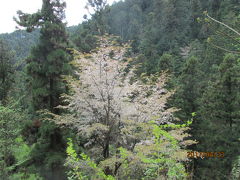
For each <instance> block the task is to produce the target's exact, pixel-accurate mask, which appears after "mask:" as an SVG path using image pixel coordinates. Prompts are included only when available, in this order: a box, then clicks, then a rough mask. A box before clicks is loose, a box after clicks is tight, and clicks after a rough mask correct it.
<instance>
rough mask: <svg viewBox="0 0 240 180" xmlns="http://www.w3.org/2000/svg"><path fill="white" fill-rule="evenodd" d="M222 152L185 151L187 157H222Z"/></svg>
mask: <svg viewBox="0 0 240 180" xmlns="http://www.w3.org/2000/svg"><path fill="white" fill-rule="evenodd" d="M224 155H225V154H224V152H197V151H189V152H187V157H188V158H202V159H203V158H224Z"/></svg>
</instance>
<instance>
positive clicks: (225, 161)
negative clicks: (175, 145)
mask: <svg viewBox="0 0 240 180" xmlns="http://www.w3.org/2000/svg"><path fill="white" fill-rule="evenodd" d="M239 72H240V64H239V61H238V57H237V56H234V55H231V54H228V55H226V57H225V58H224V61H223V62H222V63H221V64H220V66H219V68H218V75H217V76H216V77H215V80H214V81H213V82H211V83H209V87H208V88H207V89H206V91H205V94H204V95H203V97H202V100H201V108H200V113H199V114H200V115H201V119H200V122H199V123H200V124H199V128H197V129H196V130H197V134H198V139H197V140H198V141H199V144H198V145H197V149H198V151H200V152H224V153H225V157H224V158H210V159H205V160H204V161H201V160H199V161H198V162H197V167H196V175H197V176H201V177H203V179H204V178H206V179H228V177H229V175H230V171H231V166H232V164H233V161H234V160H235V159H236V158H237V156H238V155H239V133H240V128H239V127H240V121H239V120H240V113H239V105H240V92H239V89H240V74H239Z"/></svg>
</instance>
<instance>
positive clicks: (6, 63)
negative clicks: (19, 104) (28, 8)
mask: <svg viewBox="0 0 240 180" xmlns="http://www.w3.org/2000/svg"><path fill="white" fill-rule="evenodd" d="M13 58H14V56H13V52H11V51H10V48H9V47H8V45H7V44H6V43H5V42H4V41H3V40H2V39H0V105H1V103H6V98H7V95H8V92H9V90H10V87H11V84H12V74H13V64H14V62H13Z"/></svg>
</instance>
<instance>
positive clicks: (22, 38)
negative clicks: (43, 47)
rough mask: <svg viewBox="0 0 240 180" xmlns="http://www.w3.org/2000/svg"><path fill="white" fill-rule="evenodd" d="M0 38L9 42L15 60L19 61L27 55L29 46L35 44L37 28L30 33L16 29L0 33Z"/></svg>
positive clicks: (29, 49)
mask: <svg viewBox="0 0 240 180" xmlns="http://www.w3.org/2000/svg"><path fill="white" fill-rule="evenodd" d="M0 38H2V39H3V40H5V41H6V42H7V43H8V44H9V47H10V48H11V50H12V51H14V53H15V58H14V59H15V61H19V60H22V59H25V58H26V57H27V56H29V53H30V51H31V48H32V47H33V46H35V45H36V44H37V42H38V39H39V29H36V30H35V31H33V32H32V33H27V32H26V31H23V30H17V31H15V32H13V33H6V34H0Z"/></svg>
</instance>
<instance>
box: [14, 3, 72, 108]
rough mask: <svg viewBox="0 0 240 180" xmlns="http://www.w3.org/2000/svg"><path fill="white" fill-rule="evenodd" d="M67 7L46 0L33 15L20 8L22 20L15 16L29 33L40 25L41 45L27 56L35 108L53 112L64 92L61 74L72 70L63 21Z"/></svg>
mask: <svg viewBox="0 0 240 180" xmlns="http://www.w3.org/2000/svg"><path fill="white" fill-rule="evenodd" d="M65 6H66V4H65V3H61V2H60V1H50V0H43V6H42V9H41V11H38V12H37V13H34V14H32V15H30V14H24V13H22V12H21V11H18V15H19V20H17V19H15V20H16V21H17V23H18V24H19V25H20V26H24V27H26V28H27V31H29V32H31V31H32V30H33V29H34V28H36V27H41V30H40V34H41V35H40V40H39V44H38V45H37V46H36V47H34V48H33V49H32V52H31V55H30V57H29V58H28V59H27V72H28V75H29V77H30V79H29V83H30V87H31V96H32V104H33V107H34V110H39V109H49V110H51V111H54V107H56V106H57V105H59V103H60V101H59V96H60V94H61V93H63V92H65V86H64V84H63V82H62V81H61V75H64V74H67V73H68V71H69V69H70V68H69V66H68V64H67V63H68V62H69V60H70V56H69V54H68V53H67V47H68V40H67V34H66V30H65V25H64V24H63V23H62V20H63V19H64V8H65Z"/></svg>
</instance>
